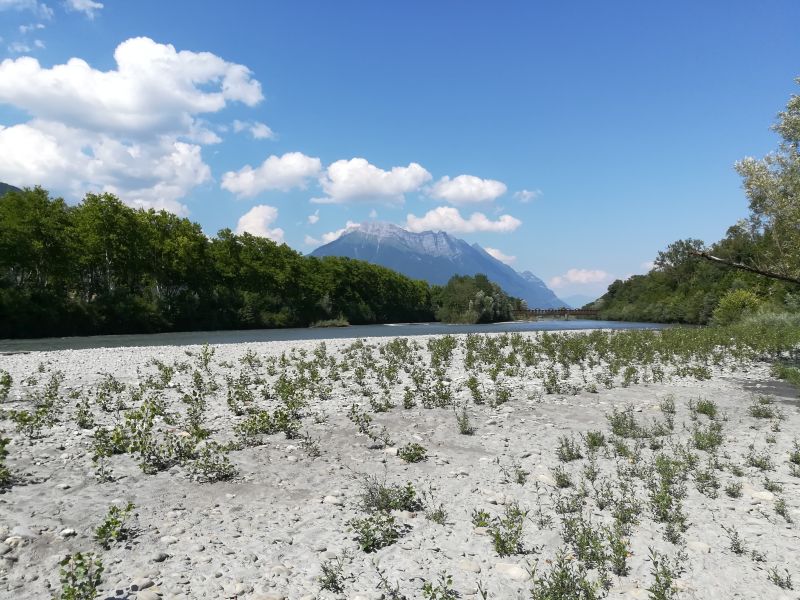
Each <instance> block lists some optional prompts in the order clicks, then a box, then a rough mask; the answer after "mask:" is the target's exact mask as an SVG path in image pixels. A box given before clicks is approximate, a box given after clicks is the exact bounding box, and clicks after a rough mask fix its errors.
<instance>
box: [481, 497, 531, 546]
mask: <svg viewBox="0 0 800 600" xmlns="http://www.w3.org/2000/svg"><path fill="white" fill-rule="evenodd" d="M527 516H528V511H523V510H522V509H520V507H519V504H517V503H516V502H514V503H511V504H507V505H506V511H505V515H504V516H503V517H502V518H500V517H497V518H495V519H494V521H493V522H492V526H491V527H490V528H489V535H490V536H491V538H492V545H493V546H494V549H495V551H496V552H497V554H499V555H500V556H510V555H512V554H522V553H524V552H525V548H524V546H523V544H522V533H523V527H524V525H525V518H526V517H527Z"/></svg>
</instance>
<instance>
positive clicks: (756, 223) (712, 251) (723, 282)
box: [592, 79, 800, 324]
mask: <svg viewBox="0 0 800 600" xmlns="http://www.w3.org/2000/svg"><path fill="white" fill-rule="evenodd" d="M797 83H798V84H800V79H798V80H797ZM773 130H774V131H775V132H776V133H777V134H778V135H779V136H780V142H779V146H778V148H777V150H776V151H775V152H773V153H771V154H769V155H767V156H766V157H765V158H763V159H755V158H746V159H744V160H741V161H739V162H738V163H737V164H736V170H737V171H738V173H739V174H740V176H741V177H742V182H743V188H744V191H745V194H746V196H747V198H748V201H749V214H748V217H747V218H746V219H743V220H741V221H740V222H738V223H736V224H735V225H733V226H732V227H730V228H729V229H728V231H727V234H726V236H725V238H724V239H722V240H720V241H718V242H716V243H713V244H711V245H710V246H708V247H707V246H706V245H705V244H704V243H703V242H702V241H700V240H694V239H686V240H680V241H677V242H675V243H673V244H670V245H669V246H668V247H667V248H666V249H665V250H664V251H662V252H660V253H659V254H658V256H657V258H656V260H655V261H654V262H655V267H654V268H653V270H651V271H650V273H648V274H647V275H639V276H634V277H631V278H630V279H628V280H626V281H619V280H618V281H615V282H614V283H612V284H611V285H610V286H609V288H608V292H607V293H606V294H605V295H604V296H602V297H601V298H600V299H598V300H597V301H595V302H594V303H593V304H592V307H593V308H597V309H599V310H600V311H601V316H602V317H603V318H606V319H623V320H632V321H656V322H662V323H674V322H677V323H696V324H705V323H711V322H721V321H726V320H728V319H729V318H730V317H729V315H730V314H731V311H734V312H735V311H737V310H738V311H740V312H742V311H749V312H759V311H761V312H763V311H772V312H781V311H788V312H796V311H798V310H800V96H797V95H794V96H792V97H791V98H790V100H789V102H788V104H787V106H786V110H785V111H783V112H781V113H779V114H778V119H777V122H776V123H775V125H774V126H773ZM703 252H705V253H706V254H708V255H711V256H714V257H716V258H719V259H722V261H726V262H728V263H735V264H736V265H740V267H737V266H732V265H729V264H724V263H721V262H712V261H711V260H708V259H707V258H705V257H703V256H699V254H701V253H703ZM742 266H743V267H747V268H751V269H757V270H760V271H763V272H764V273H766V275H759V274H754V273H751V272H748V271H746V270H744V269H743V268H741V267H742Z"/></svg>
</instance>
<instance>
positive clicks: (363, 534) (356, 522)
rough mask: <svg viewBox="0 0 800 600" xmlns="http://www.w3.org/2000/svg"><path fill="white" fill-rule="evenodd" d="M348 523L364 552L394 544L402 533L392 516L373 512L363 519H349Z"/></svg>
mask: <svg viewBox="0 0 800 600" xmlns="http://www.w3.org/2000/svg"><path fill="white" fill-rule="evenodd" d="M348 525H349V526H350V527H351V528H352V529H353V531H354V532H355V534H356V541H357V542H358V545H359V547H360V548H361V549H362V550H363V551H364V552H375V551H376V550H380V549H381V548H385V547H386V546H391V545H392V544H394V543H395V542H396V541H397V540H398V539H399V538H400V535H401V533H402V530H401V528H400V526H399V525H398V524H397V523H396V522H395V519H394V517H393V516H391V515H389V514H386V513H381V512H379V513H375V514H372V515H368V516H366V517H364V518H363V519H351V520H350V521H348Z"/></svg>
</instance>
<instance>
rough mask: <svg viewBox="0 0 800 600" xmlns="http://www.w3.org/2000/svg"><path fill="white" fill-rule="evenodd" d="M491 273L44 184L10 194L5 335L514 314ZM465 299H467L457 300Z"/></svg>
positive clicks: (4, 234)
mask: <svg viewBox="0 0 800 600" xmlns="http://www.w3.org/2000/svg"><path fill="white" fill-rule="evenodd" d="M509 302H510V301H509V299H508V297H507V296H506V295H505V294H504V293H502V291H501V290H500V289H499V288H498V287H497V286H496V285H494V284H492V283H491V282H489V281H488V280H487V279H486V278H485V277H483V278H472V277H462V278H458V281H456V282H451V284H448V285H447V286H444V287H443V288H440V287H438V286H430V285H429V284H428V283H426V282H424V281H418V280H413V279H410V278H408V277H405V276H404V275H401V274H399V273H396V272H394V271H392V270H390V269H387V268H384V267H380V266H377V265H373V264H370V263H367V262H364V261H359V260H351V259H347V258H338V257H325V258H314V257H309V256H303V255H302V254H300V253H299V252H296V251H294V250H292V249H291V248H289V246H287V245H285V244H276V243H275V242H273V241H272V240H269V239H266V238H263V237H256V236H252V235H250V234H247V233H245V234H241V235H238V234H235V233H233V232H232V231H230V230H229V229H223V230H222V231H220V232H219V233H218V234H217V236H216V237H213V238H209V237H207V236H206V234H205V233H204V232H203V231H202V229H201V228H200V226H199V225H198V224H197V223H193V222H191V221H190V220H188V219H185V218H180V217H178V216H175V215H173V214H170V213H167V212H164V211H161V212H156V211H153V210H148V211H145V210H135V209H133V208H130V207H128V206H126V205H124V204H123V203H122V202H121V201H120V200H119V199H117V198H116V197H115V196H113V195H111V194H101V195H96V194H87V195H86V197H85V199H84V200H83V202H81V203H80V204H78V205H75V206H70V205H68V204H67V203H66V202H64V201H63V200H62V199H61V198H52V197H51V196H50V195H49V193H48V192H47V191H45V190H43V189H41V188H35V189H25V190H12V191H10V192H8V193H6V194H5V195H4V196H2V197H0V337H6V338H8V337H43V336H69V335H93V334H109V333H155V332H162V331H187V330H213V329H247V328H261V327H305V326H308V325H310V324H312V323H326V324H331V323H336V324H346V323H351V324H364V323H386V322H413V321H430V320H434V319H435V318H436V316H437V315H438V316H439V318H440V319H444V320H453V321H458V322H478V321H480V322H486V321H493V320H499V319H507V318H508V306H509ZM457 307H458V309H457Z"/></svg>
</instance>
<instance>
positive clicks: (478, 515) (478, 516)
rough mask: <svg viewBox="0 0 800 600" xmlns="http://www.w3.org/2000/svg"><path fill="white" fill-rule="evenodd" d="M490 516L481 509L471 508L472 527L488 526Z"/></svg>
mask: <svg viewBox="0 0 800 600" xmlns="http://www.w3.org/2000/svg"><path fill="white" fill-rule="evenodd" d="M490 519H491V516H490V515H489V513H488V512H486V511H485V510H483V509H480V508H475V509H473V510H472V525H473V527H489V525H490V524H491V521H490Z"/></svg>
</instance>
